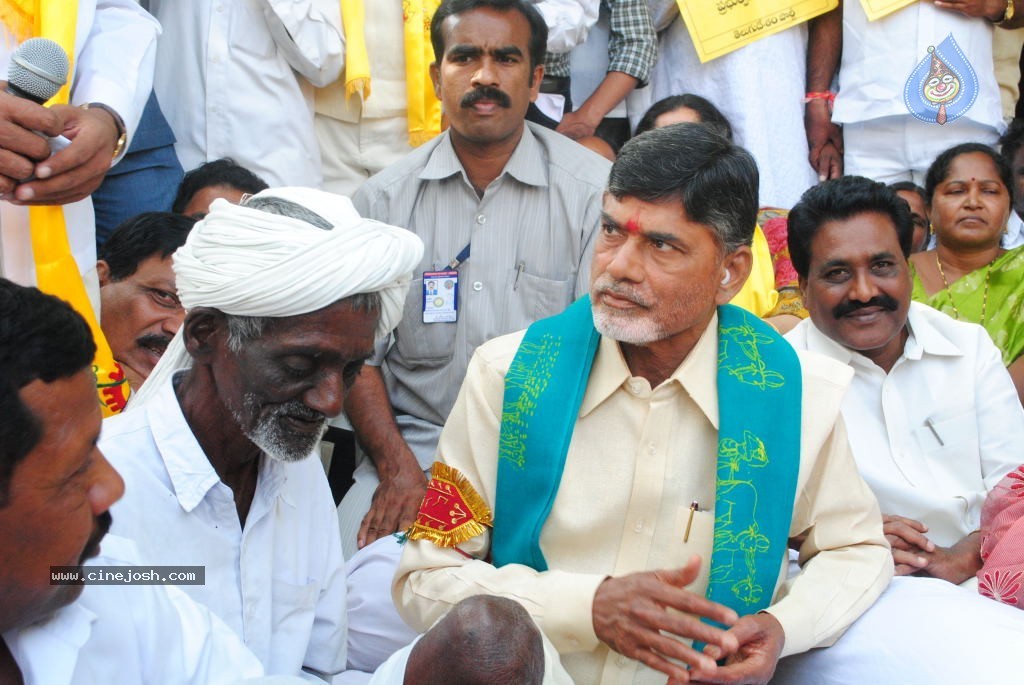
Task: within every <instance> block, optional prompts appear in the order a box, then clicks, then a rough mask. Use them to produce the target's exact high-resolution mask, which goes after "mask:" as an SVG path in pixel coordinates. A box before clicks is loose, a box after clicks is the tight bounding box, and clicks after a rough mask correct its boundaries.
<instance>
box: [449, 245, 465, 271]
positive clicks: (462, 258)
mask: <svg viewBox="0 0 1024 685" xmlns="http://www.w3.org/2000/svg"><path fill="white" fill-rule="evenodd" d="M469 245H470V244H469V243H466V246H465V247H464V248H462V251H461V252H459V254H457V255H455V259H453V260H452V261H450V262H448V268H449V269H457V268H458V267H459V264H462V263H463V262H464V261H466V260H467V259H469Z"/></svg>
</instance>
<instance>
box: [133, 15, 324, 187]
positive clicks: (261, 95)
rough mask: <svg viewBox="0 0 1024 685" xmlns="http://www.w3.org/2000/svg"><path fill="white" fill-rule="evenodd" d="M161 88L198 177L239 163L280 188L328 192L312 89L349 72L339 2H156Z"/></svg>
mask: <svg viewBox="0 0 1024 685" xmlns="http://www.w3.org/2000/svg"><path fill="white" fill-rule="evenodd" d="M144 4H146V5H147V6H148V9H149V11H150V12H151V13H152V14H153V16H155V17H156V18H157V19H158V20H159V21H160V24H161V26H162V27H163V35H162V36H161V38H160V45H159V49H158V50H157V55H156V70H155V72H154V76H153V88H154V90H155V91H156V94H157V96H158V97H159V99H160V106H161V108H162V109H163V111H164V114H165V115H166V117H167V121H168V123H170V125H171V129H172V130H173V131H174V137H175V138H177V143H176V144H175V148H174V149H175V152H177V154H178V159H179V160H181V165H182V167H183V168H184V169H185V170H186V171H189V170H191V169H195V168H196V167H198V166H199V165H200V164H202V163H203V162H208V161H212V160H215V159H218V158H220V157H232V158H233V159H235V160H236V161H237V162H238V163H240V164H241V165H242V166H244V167H246V168H248V169H251V170H252V171H253V172H255V173H256V174H258V175H259V176H260V177H262V178H264V179H266V181H267V182H268V183H269V184H270V185H272V186H284V185H292V186H307V187H311V188H317V187H319V186H320V182H321V174H320V149H319V146H318V145H317V140H316V135H315V134H314V131H313V87H314V86H325V85H327V84H328V83H331V82H332V81H334V80H335V79H336V78H337V77H338V74H339V72H340V71H341V64H342V44H343V43H342V38H341V15H340V9H339V3H338V2H337V0H312V1H311V2H302V3H296V2H290V1H285V0H238V1H236V2H230V1H228V0H202V1H201V2H179V1H178V0H149V1H148V2H147V3H144Z"/></svg>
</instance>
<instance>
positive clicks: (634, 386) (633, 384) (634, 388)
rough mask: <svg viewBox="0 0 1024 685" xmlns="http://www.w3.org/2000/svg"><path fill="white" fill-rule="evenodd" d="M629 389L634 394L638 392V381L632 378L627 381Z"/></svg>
mask: <svg viewBox="0 0 1024 685" xmlns="http://www.w3.org/2000/svg"><path fill="white" fill-rule="evenodd" d="M629 391H630V392H631V393H633V394H634V395H638V394H640V381H638V380H632V381H630V382H629Z"/></svg>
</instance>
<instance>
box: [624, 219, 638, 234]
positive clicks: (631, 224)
mask: <svg viewBox="0 0 1024 685" xmlns="http://www.w3.org/2000/svg"><path fill="white" fill-rule="evenodd" d="M626 230H627V231H629V232H630V233H639V232H640V217H639V216H634V217H633V218H631V219H630V220H629V221H627V222H626Z"/></svg>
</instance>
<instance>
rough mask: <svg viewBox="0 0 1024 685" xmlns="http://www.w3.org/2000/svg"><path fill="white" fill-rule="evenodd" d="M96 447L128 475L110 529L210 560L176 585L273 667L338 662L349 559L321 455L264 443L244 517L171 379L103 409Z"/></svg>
mask: <svg viewBox="0 0 1024 685" xmlns="http://www.w3.org/2000/svg"><path fill="white" fill-rule="evenodd" d="M100 449H101V450H102V451H103V453H104V454H105V455H106V456H107V459H108V460H109V461H110V463H111V464H112V465H113V466H114V468H116V469H117V471H118V472H119V473H120V474H121V476H122V477H123V478H124V481H125V496H124V497H123V498H122V499H121V500H120V501H119V502H118V503H116V504H115V505H114V507H113V508H112V509H111V511H112V513H113V516H114V526H113V531H114V532H115V533H117V534H119V535H122V536H124V537H127V538H131V539H132V540H134V541H135V542H136V543H137V544H138V546H139V549H140V550H141V552H142V556H143V557H144V558H145V559H146V560H147V562H148V563H152V564H165V565H201V566H205V567H206V584H205V585H201V586H183V587H182V589H183V590H184V591H185V592H187V593H188V594H189V595H191V596H192V598H193V599H195V600H197V601H199V602H201V603H203V604H205V605H206V606H208V607H209V608H210V609H211V610H212V611H213V612H214V613H215V614H217V615H218V616H220V618H222V619H223V620H224V622H225V623H227V624H228V625H229V626H230V627H231V628H232V629H233V630H234V631H235V632H237V633H238V634H239V635H241V636H242V638H243V640H244V641H245V644H246V645H247V646H248V647H249V649H251V650H252V651H253V653H255V654H256V656H257V657H258V658H259V659H260V661H261V662H262V663H263V665H264V667H265V668H266V670H267V673H268V674H285V675H294V674H296V673H298V672H299V669H300V668H302V667H304V666H305V667H306V668H307V669H308V670H312V671H316V672H320V673H339V672H341V671H343V670H344V669H345V661H346V647H345V644H346V632H347V623H346V611H345V592H346V589H345V571H344V559H343V558H342V554H341V537H340V534H339V532H338V517H337V514H336V513H335V508H334V500H333V499H332V497H331V493H330V488H329V487H328V485H327V479H326V476H325V475H324V470H323V466H322V465H321V463H320V460H319V459H315V458H306V459H304V460H302V461H298V462H294V463H290V464H283V463H280V462H278V461H275V460H273V459H271V458H269V457H267V456H265V455H264V457H263V458H262V460H261V462H260V467H259V476H258V481H257V484H256V492H255V495H254V497H253V501H252V506H251V508H250V509H249V514H248V516H247V518H246V521H245V526H244V528H243V527H242V525H241V524H240V522H239V519H238V512H237V510H236V508H235V502H234V498H233V495H232V492H231V489H230V488H229V487H228V486H227V485H225V484H224V483H223V482H221V480H220V478H219V477H218V476H217V473H216V471H214V469H213V466H212V465H211V464H210V462H209V460H207V458H206V455H205V454H204V453H203V450H202V448H201V447H200V446H199V443H198V442H197V441H196V438H195V435H194V434H193V433H192V431H191V429H190V428H189V425H188V423H187V422H186V421H185V417H184V415H183V414H182V411H181V407H180V405H179V404H178V400H177V397H176V396H175V394H174V389H173V379H172V381H170V382H168V383H166V384H165V385H164V386H163V387H161V388H160V389H159V390H158V392H157V394H156V395H154V396H153V397H152V398H151V399H150V400H149V402H147V403H146V405H145V406H143V407H141V408H140V409H139V410H138V411H134V412H128V413H126V414H121V415H119V416H115V417H113V418H111V419H108V420H107V421H105V422H104V424H103V434H102V437H101V439H100Z"/></svg>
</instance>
